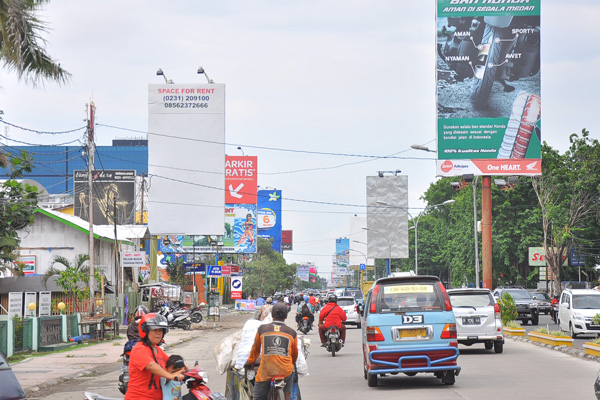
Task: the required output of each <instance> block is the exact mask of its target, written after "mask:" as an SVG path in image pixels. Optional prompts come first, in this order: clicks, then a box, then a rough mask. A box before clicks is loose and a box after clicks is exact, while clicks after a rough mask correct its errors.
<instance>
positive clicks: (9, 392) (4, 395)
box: [0, 352, 27, 400]
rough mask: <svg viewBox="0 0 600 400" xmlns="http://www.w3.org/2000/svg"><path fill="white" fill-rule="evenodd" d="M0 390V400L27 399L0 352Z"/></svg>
mask: <svg viewBox="0 0 600 400" xmlns="http://www.w3.org/2000/svg"><path fill="white" fill-rule="evenodd" d="M0 388H2V389H0V400H4V399H10V400H20V399H26V398H27V397H26V396H25V392H24V391H23V388H22V387H21V384H20V383H19V381H18V380H17V377H16V376H15V373H14V372H13V371H12V369H11V368H10V365H8V362H7V361H6V359H5V358H4V355H3V354H2V352H0Z"/></svg>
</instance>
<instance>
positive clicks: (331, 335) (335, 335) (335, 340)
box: [325, 325, 342, 357]
mask: <svg viewBox="0 0 600 400" xmlns="http://www.w3.org/2000/svg"><path fill="white" fill-rule="evenodd" d="M340 334H341V332H340V330H339V329H338V327H337V326H335V325H332V326H330V327H329V328H327V330H326V331H325V338H326V340H325V348H326V349H327V351H328V352H330V353H331V356H332V357H335V353H336V352H339V351H340V350H341V349H342V339H341V338H340Z"/></svg>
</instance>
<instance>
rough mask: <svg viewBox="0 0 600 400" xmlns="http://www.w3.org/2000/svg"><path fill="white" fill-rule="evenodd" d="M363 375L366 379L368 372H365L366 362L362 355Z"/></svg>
mask: <svg viewBox="0 0 600 400" xmlns="http://www.w3.org/2000/svg"><path fill="white" fill-rule="evenodd" d="M363 375H364V377H365V379H367V378H368V377H369V374H368V373H367V362H366V361H365V359H364V357H363Z"/></svg>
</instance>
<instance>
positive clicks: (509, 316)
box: [498, 293, 519, 326]
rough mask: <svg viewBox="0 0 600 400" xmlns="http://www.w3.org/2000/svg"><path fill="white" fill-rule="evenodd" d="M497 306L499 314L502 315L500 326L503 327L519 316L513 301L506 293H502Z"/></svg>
mask: <svg viewBox="0 0 600 400" xmlns="http://www.w3.org/2000/svg"><path fill="white" fill-rule="evenodd" d="M498 306H499V307H500V313H501V314H502V324H503V325H505V326H506V324H507V323H508V322H509V321H514V320H515V318H517V317H518V316H519V313H517V306H516V304H515V300H514V299H513V298H512V296H511V295H510V294H508V293H504V294H503V295H502V297H501V298H499V299H498Z"/></svg>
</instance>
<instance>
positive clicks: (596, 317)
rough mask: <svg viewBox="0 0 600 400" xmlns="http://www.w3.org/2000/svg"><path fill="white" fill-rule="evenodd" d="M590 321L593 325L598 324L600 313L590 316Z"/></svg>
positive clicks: (599, 323)
mask: <svg viewBox="0 0 600 400" xmlns="http://www.w3.org/2000/svg"><path fill="white" fill-rule="evenodd" d="M592 323H593V324H594V325H600V314H596V315H594V316H593V317H592Z"/></svg>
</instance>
